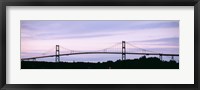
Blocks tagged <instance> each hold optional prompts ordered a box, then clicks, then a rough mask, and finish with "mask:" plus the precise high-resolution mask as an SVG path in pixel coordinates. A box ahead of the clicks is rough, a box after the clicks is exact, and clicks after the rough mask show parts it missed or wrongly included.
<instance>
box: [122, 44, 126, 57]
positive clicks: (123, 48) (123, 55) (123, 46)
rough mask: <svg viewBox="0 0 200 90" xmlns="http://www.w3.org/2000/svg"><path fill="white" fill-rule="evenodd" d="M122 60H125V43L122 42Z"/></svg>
mask: <svg viewBox="0 0 200 90" xmlns="http://www.w3.org/2000/svg"><path fill="white" fill-rule="evenodd" d="M122 60H126V42H125V41H122Z"/></svg>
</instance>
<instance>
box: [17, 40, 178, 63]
mask: <svg viewBox="0 0 200 90" xmlns="http://www.w3.org/2000/svg"><path fill="white" fill-rule="evenodd" d="M118 46H120V48H117V47H118ZM128 46H129V47H131V48H132V49H130V48H127V47H128ZM60 48H62V49H64V50H65V53H60ZM116 48H117V49H116ZM113 49H114V50H113ZM54 52H55V54H52V55H45V54H43V55H41V56H35V57H28V58H21V60H22V61H24V60H33V61H36V59H40V58H48V57H55V62H60V61H61V60H60V57H61V56H70V55H82V54H119V55H121V60H126V55H127V54H131V55H156V56H159V58H160V60H162V57H163V56H170V57H171V59H172V60H174V57H175V56H179V54H170V53H159V52H155V51H151V50H146V49H143V48H140V47H137V46H135V45H133V44H131V43H129V42H125V41H122V42H119V43H116V44H114V45H113V46H111V47H108V48H104V49H100V50H95V51H79V50H71V49H68V48H64V47H62V46H60V45H56V48H55V51H54Z"/></svg>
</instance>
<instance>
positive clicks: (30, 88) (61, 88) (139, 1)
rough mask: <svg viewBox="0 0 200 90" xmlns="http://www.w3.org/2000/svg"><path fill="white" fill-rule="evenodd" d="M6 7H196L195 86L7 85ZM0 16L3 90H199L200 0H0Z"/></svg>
mask: <svg viewBox="0 0 200 90" xmlns="http://www.w3.org/2000/svg"><path fill="white" fill-rule="evenodd" d="M6 6H194V32H195V33H194V53H195V54H194V57H195V60H194V70H195V71H194V84H6ZM0 15H1V16H0V21H1V22H0V36H1V37H0V38H1V39H0V43H1V44H0V46H1V47H0V88H1V89H2V90H35V89H37V90H48V89H50V90H66V89H68V90H92V89H96V90H100V89H101V90H199V87H200V84H199V83H198V82H199V79H200V78H199V77H200V74H199V73H200V72H199V70H200V69H199V68H200V67H199V65H200V62H199V56H198V54H199V46H198V45H199V41H198V40H199V37H198V35H200V33H199V31H198V30H199V29H200V25H199V24H200V2H199V0H6V1H5V0H0ZM31 78H34V77H31Z"/></svg>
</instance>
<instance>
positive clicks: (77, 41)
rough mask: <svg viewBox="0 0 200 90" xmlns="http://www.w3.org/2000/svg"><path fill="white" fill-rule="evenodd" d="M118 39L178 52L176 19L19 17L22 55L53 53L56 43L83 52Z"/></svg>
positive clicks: (147, 47) (160, 50) (145, 46)
mask: <svg viewBox="0 0 200 90" xmlns="http://www.w3.org/2000/svg"><path fill="white" fill-rule="evenodd" d="M121 41H126V42H129V43H131V44H133V45H135V46H137V47H140V48H143V49H147V50H154V51H156V52H162V53H175V54H177V53H179V21H177V20H173V21H165V20H163V21H156V20H152V21H132V20H131V21H122V20H115V21H111V20H108V21H106V20H91V21H86V20H82V21H76V20H74V21H69V20H66V21H55V20H21V57H31V56H38V55H39V56H40V55H42V53H45V52H49V54H54V53H55V45H61V46H62V47H64V48H68V49H72V50H80V51H86V50H99V49H104V48H107V47H109V46H112V45H113V44H115V43H118V42H121ZM80 57H81V56H80Z"/></svg>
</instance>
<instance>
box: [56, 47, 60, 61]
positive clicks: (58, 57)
mask: <svg viewBox="0 0 200 90" xmlns="http://www.w3.org/2000/svg"><path fill="white" fill-rule="evenodd" d="M55 62H60V48H59V45H56V57H55Z"/></svg>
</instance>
